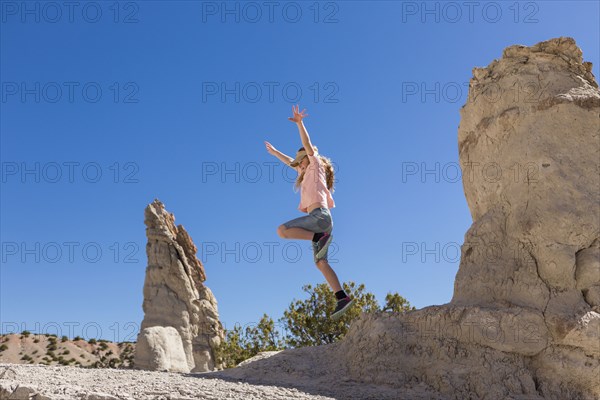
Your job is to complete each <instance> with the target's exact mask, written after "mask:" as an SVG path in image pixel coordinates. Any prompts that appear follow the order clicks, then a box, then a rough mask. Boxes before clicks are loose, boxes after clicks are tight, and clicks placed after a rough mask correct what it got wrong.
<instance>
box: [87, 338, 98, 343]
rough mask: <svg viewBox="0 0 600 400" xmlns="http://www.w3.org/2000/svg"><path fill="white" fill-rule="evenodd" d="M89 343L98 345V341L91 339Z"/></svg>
mask: <svg viewBox="0 0 600 400" xmlns="http://www.w3.org/2000/svg"><path fill="white" fill-rule="evenodd" d="M88 343H89V344H96V343H97V342H96V339H90V340H88Z"/></svg>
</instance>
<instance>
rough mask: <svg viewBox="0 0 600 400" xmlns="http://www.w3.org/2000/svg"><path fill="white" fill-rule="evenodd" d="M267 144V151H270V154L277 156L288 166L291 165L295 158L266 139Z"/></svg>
mask: <svg viewBox="0 0 600 400" xmlns="http://www.w3.org/2000/svg"><path fill="white" fill-rule="evenodd" d="M265 146H266V147H267V151H268V152H269V154H271V155H273V156H275V157H277V158H278V159H279V160H280V161H281V162H282V163H284V164H285V165H287V166H288V167H289V166H290V163H291V162H292V161H294V159H293V158H292V157H290V156H288V155H286V154H283V153H282V152H280V151H279V150H277V149H276V148H275V147H273V145H272V144H271V143H269V142H267V141H266V140H265Z"/></svg>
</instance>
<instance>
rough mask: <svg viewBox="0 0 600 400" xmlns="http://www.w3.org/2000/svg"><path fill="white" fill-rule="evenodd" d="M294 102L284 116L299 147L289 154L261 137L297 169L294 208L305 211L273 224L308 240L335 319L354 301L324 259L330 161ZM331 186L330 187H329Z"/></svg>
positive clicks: (328, 229)
mask: <svg viewBox="0 0 600 400" xmlns="http://www.w3.org/2000/svg"><path fill="white" fill-rule="evenodd" d="M298 108H299V107H298V106H296V107H295V108H294V106H292V113H293V117H289V118H288V119H289V120H290V121H292V122H294V123H296V125H297V126H298V130H299V132H300V139H301V140H302V145H303V146H302V147H301V148H300V149H299V150H298V151H297V152H296V158H291V157H289V156H287V155H285V154H283V153H282V152H280V151H278V150H277V149H276V148H275V147H273V146H272V145H271V143H269V142H266V141H265V145H266V147H267V151H268V152H269V154H271V155H273V156H275V157H277V158H278V159H279V160H280V161H281V162H283V163H284V164H286V165H288V166H290V167H292V168H294V169H295V170H296V172H298V178H297V179H296V183H295V187H296V188H298V187H300V205H299V206H298V210H300V211H302V212H305V213H307V214H308V215H306V216H303V217H299V218H296V219H293V220H291V221H288V222H285V223H283V224H282V225H280V226H279V227H278V228H277V234H278V235H279V236H280V237H281V238H284V239H304V240H312V248H313V258H314V262H315V264H316V265H317V268H319V270H320V271H321V272H322V273H323V275H324V276H325V279H326V280H327V283H329V286H331V289H332V290H333V291H334V293H335V297H336V299H337V306H336V308H335V311H334V312H333V315H332V318H333V319H336V320H337V319H338V318H339V317H340V316H341V315H342V314H343V313H344V312H345V311H347V310H348V309H349V308H350V306H351V305H352V304H353V303H354V299H351V298H350V297H349V296H348V295H347V294H346V293H345V292H344V290H343V289H342V287H341V285H340V281H339V280H338V277H337V275H336V273H335V272H334V271H333V269H332V268H331V266H330V265H329V263H328V262H327V251H328V247H329V244H330V243H331V240H332V239H333V235H332V234H331V231H332V230H333V220H332V218H331V212H330V210H329V209H330V208H333V207H335V203H334V201H333V197H332V196H331V193H332V191H333V167H332V165H331V161H330V160H329V159H327V158H326V157H323V156H321V155H320V154H319V153H318V148H317V147H316V146H314V145H313V144H312V143H311V141H310V137H309V136H308V132H307V131H306V128H305V127H304V123H303V122H302V119H303V118H305V117H307V116H308V114H304V112H305V111H306V109H304V110H302V112H298ZM330 190H331V191H330Z"/></svg>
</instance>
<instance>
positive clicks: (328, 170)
mask: <svg viewBox="0 0 600 400" xmlns="http://www.w3.org/2000/svg"><path fill="white" fill-rule="evenodd" d="M313 148H314V149H315V152H316V153H317V154H318V155H319V160H321V163H322V164H323V167H324V168H325V178H326V179H325V180H326V184H327V189H329V191H330V192H331V193H333V192H334V191H335V189H334V188H333V183H334V180H335V176H334V172H333V165H331V159H329V158H328V157H325V156H322V155H321V154H320V153H319V149H318V147H317V146H313ZM301 150H304V147H300V149H298V151H301ZM305 157H306V156H305ZM305 172H306V170H304V171H302V173H301V174H300V175H298V178H296V183H295V184H294V188H295V189H296V190H299V188H300V185H302V181H303V180H304V173H305Z"/></svg>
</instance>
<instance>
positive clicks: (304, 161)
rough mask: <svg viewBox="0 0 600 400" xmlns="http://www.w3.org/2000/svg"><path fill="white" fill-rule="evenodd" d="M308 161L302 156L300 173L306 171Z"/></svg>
mask: <svg viewBox="0 0 600 400" xmlns="http://www.w3.org/2000/svg"><path fill="white" fill-rule="evenodd" d="M308 164H309V161H308V157H307V156H304V158H303V159H302V161H300V171H301V172H304V170H305V169H306V167H307V166H308Z"/></svg>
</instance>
